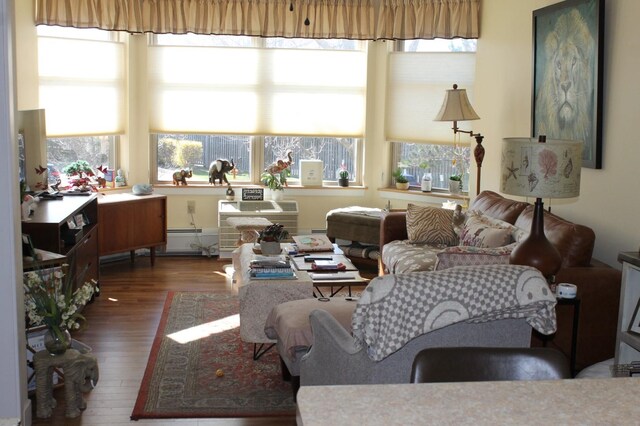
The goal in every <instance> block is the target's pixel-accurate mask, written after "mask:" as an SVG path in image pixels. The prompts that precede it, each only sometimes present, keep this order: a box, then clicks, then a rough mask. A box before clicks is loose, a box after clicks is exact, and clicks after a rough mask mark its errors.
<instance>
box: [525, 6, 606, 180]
mask: <svg viewBox="0 0 640 426" xmlns="http://www.w3.org/2000/svg"><path fill="white" fill-rule="evenodd" d="M603 37H604V0H566V1H563V2H560V3H557V4H553V5H551V6H547V7H545V8H542V9H538V10H534V11H533V96H532V102H533V105H532V108H531V113H532V120H531V123H532V129H531V132H532V136H533V137H538V136H539V135H546V136H547V138H550V139H570V140H579V141H583V143H584V149H583V151H582V166H583V167H589V168H592V169H600V168H602V81H603V78H602V73H603V70H604V67H603V57H604V55H603V51H602V50H603V44H604V43H603Z"/></svg>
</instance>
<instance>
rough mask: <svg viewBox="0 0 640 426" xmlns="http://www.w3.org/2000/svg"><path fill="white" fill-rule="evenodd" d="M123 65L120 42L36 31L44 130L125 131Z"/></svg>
mask: <svg viewBox="0 0 640 426" xmlns="http://www.w3.org/2000/svg"><path fill="white" fill-rule="evenodd" d="M123 69H124V45H123V44H122V43H116V42H108V41H93V40H73V39H64V38H53V37H39V38H38V72H39V76H40V107H41V108H44V109H45V110H46V114H47V136H50V137H53V136H70V135H74V136H83V135H108V134H121V133H124V115H125V103H124V71H123Z"/></svg>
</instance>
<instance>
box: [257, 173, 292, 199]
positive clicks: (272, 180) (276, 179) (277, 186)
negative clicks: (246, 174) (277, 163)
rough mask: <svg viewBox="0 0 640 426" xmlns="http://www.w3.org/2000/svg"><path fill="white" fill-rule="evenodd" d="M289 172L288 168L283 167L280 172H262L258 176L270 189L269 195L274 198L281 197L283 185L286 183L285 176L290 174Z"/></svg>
mask: <svg viewBox="0 0 640 426" xmlns="http://www.w3.org/2000/svg"><path fill="white" fill-rule="evenodd" d="M290 174H291V172H290V171H289V169H285V170H283V171H281V172H280V173H269V172H266V171H265V172H263V173H262V176H260V180H261V181H262V183H263V184H264V186H266V187H267V188H269V189H270V190H271V197H272V198H273V199H274V200H280V199H282V196H283V193H284V187H285V186H286V184H287V176H290Z"/></svg>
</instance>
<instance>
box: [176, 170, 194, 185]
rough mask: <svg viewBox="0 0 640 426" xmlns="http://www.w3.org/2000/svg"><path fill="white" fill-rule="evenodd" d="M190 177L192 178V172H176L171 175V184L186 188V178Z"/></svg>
mask: <svg viewBox="0 0 640 426" xmlns="http://www.w3.org/2000/svg"><path fill="white" fill-rule="evenodd" d="M192 176H193V172H192V171H191V170H189V169H187V170H185V169H182V170H177V171H176V172H175V173H174V174H173V184H174V185H176V186H180V185H184V186H187V178H190V177H192Z"/></svg>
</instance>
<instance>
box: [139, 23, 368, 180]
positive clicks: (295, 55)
mask: <svg viewBox="0 0 640 426" xmlns="http://www.w3.org/2000/svg"><path fill="white" fill-rule="evenodd" d="M148 68H149V87H150V89H149V109H150V133H151V134H152V136H151V144H152V146H154V147H155V149H153V151H155V152H156V153H157V155H156V163H157V167H156V169H157V176H156V180H155V181H156V182H159V183H165V182H168V181H170V180H171V179H170V174H171V173H172V172H173V171H175V170H176V168H187V167H189V168H192V169H193V171H194V177H193V178H192V179H191V181H195V182H198V181H202V182H208V176H207V174H206V171H208V165H209V164H210V163H211V162H212V161H215V160H216V159H218V158H226V159H231V158H233V159H234V161H235V162H236V167H237V168H238V172H237V173H236V175H235V176H234V179H235V180H236V181H239V182H240V183H245V182H246V183H253V184H256V183H259V181H260V172H261V171H262V170H263V169H264V168H265V167H266V166H267V165H269V164H271V163H272V162H274V161H275V160H277V159H280V158H285V156H286V153H287V151H289V150H290V151H291V152H292V155H293V159H294V163H298V162H299V161H300V160H302V159H320V160H322V161H323V163H324V181H325V184H327V183H328V184H331V183H332V182H337V175H336V171H337V170H339V169H341V168H342V167H344V168H347V170H348V171H349V172H350V175H351V179H352V182H360V177H359V171H360V170H361V168H360V166H359V164H361V162H362V159H361V158H360V157H359V156H360V155H361V151H362V148H361V144H362V136H363V135H364V123H365V92H366V75H367V55H366V43H363V42H359V41H354V40H318V39H285V38H257V37H242V36H240V37H238V36H203V35H194V34H187V35H166V34H165V35H162V34H158V35H154V36H151V38H150V47H149V67H148ZM196 145H200V146H199V147H198V146H196ZM232 145H236V146H232ZM173 146H175V150H176V153H177V155H179V154H180V152H181V151H183V150H184V149H185V148H184V147H186V146H190V147H192V148H189V149H192V157H188V158H187V157H185V156H184V155H183V156H182V157H181V158H179V157H176V156H173V157H172V156H171V155H170V154H169V153H168V150H172V149H174V148H172V147H173ZM199 154H201V155H202V157H201V158H196V157H197V156H198V155H199ZM291 172H292V176H291V177H290V182H291V183H293V184H295V183H297V181H298V179H299V176H298V174H299V168H298V165H297V164H294V166H293V167H292V169H291Z"/></svg>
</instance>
